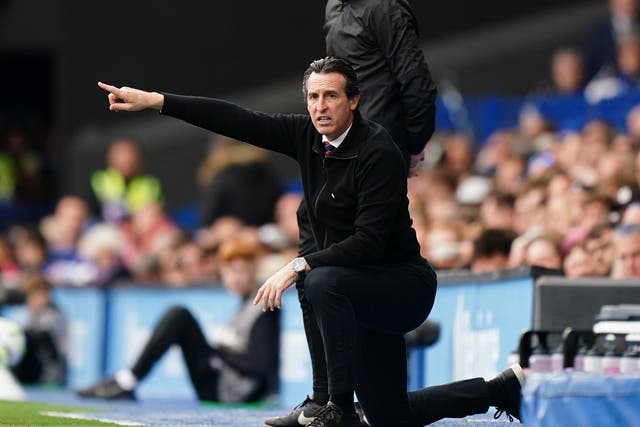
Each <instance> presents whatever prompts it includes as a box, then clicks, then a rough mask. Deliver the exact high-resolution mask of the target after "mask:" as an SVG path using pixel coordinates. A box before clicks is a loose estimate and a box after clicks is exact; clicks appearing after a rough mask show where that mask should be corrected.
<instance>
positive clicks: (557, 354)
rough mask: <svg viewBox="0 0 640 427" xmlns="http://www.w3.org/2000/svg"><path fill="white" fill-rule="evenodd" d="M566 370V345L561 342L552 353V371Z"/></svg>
mask: <svg viewBox="0 0 640 427" xmlns="http://www.w3.org/2000/svg"><path fill="white" fill-rule="evenodd" d="M563 370H564V345H562V344H560V345H559V346H558V347H556V349H555V350H553V353H551V372H562V371H563Z"/></svg>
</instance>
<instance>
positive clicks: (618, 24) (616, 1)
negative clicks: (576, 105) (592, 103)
mask: <svg viewBox="0 0 640 427" xmlns="http://www.w3.org/2000/svg"><path fill="white" fill-rule="evenodd" d="M608 4H609V14H608V16H607V17H606V18H604V19H602V20H601V21H599V22H596V23H595V24H594V26H593V28H592V29H591V31H589V33H588V34H587V37H586V39H585V50H584V55H585V63H586V67H587V77H588V78H589V79H590V78H592V77H593V76H594V75H595V74H596V73H598V72H599V71H600V70H602V69H603V68H606V67H611V66H613V67H615V65H616V55H617V48H616V40H618V39H619V38H620V37H624V36H625V35H628V34H631V33H632V32H633V31H635V30H636V29H637V28H638V26H639V24H640V10H639V8H638V1H637V0H609V1H608Z"/></svg>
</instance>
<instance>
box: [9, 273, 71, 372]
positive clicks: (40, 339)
mask: <svg viewBox="0 0 640 427" xmlns="http://www.w3.org/2000/svg"><path fill="white" fill-rule="evenodd" d="M20 288H21V289H22V291H23V292H24V293H25V298H26V308H27V318H26V320H25V321H24V323H23V324H22V328H23V330H24V332H25V335H26V349H25V354H24V356H23V357H22V359H21V360H20V362H19V363H18V364H17V365H15V366H14V367H13V368H12V371H13V373H14V374H15V376H16V378H18V380H20V382H22V383H27V384H36V383H39V384H42V383H46V384H64V382H65V380H66V354H67V322H66V319H65V318H64V316H63V315H62V313H61V312H60V311H59V310H58V309H57V308H56V307H55V306H54V305H53V303H52V302H51V283H49V282H48V281H47V280H46V279H45V278H44V276H42V275H40V274H29V275H27V276H25V277H24V278H23V279H22V281H21V284H20Z"/></svg>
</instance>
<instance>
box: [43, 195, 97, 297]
mask: <svg viewBox="0 0 640 427" xmlns="http://www.w3.org/2000/svg"><path fill="white" fill-rule="evenodd" d="M88 220H89V210H88V206H87V204H86V203H85V201H84V200H82V199H81V198H79V197H76V196H64V197H62V198H61V199H60V200H59V201H58V203H57V205H56V208H55V211H54V213H53V215H51V216H49V217H46V218H43V220H42V221H41V224H40V229H41V231H42V235H43V236H44V238H45V240H46V242H47V248H48V250H49V253H48V258H47V262H46V264H45V266H44V275H45V277H46V278H47V280H49V281H50V282H51V283H52V284H53V285H54V286H57V285H64V284H72V285H84V284H86V283H87V281H88V280H89V278H90V276H91V275H92V266H91V265H90V263H89V262H88V261H86V260H83V259H82V258H81V257H80V255H79V253H78V241H79V239H80V236H81V234H82V231H83V229H84V228H85V227H86V226H87V224H88Z"/></svg>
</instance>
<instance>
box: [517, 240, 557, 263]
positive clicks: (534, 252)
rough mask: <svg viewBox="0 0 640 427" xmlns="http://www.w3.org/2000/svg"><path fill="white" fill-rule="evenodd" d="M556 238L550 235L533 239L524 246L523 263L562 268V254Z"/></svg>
mask: <svg viewBox="0 0 640 427" xmlns="http://www.w3.org/2000/svg"><path fill="white" fill-rule="evenodd" d="M557 240H558V239H556V238H555V237H553V236H551V235H543V236H540V237H537V238H535V239H533V240H532V241H531V242H529V244H528V245H527V246H526V248H525V254H524V264H526V265H533V266H537V267H544V268H548V269H551V270H562V255H561V254H560V248H559V244H558V241H557Z"/></svg>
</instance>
